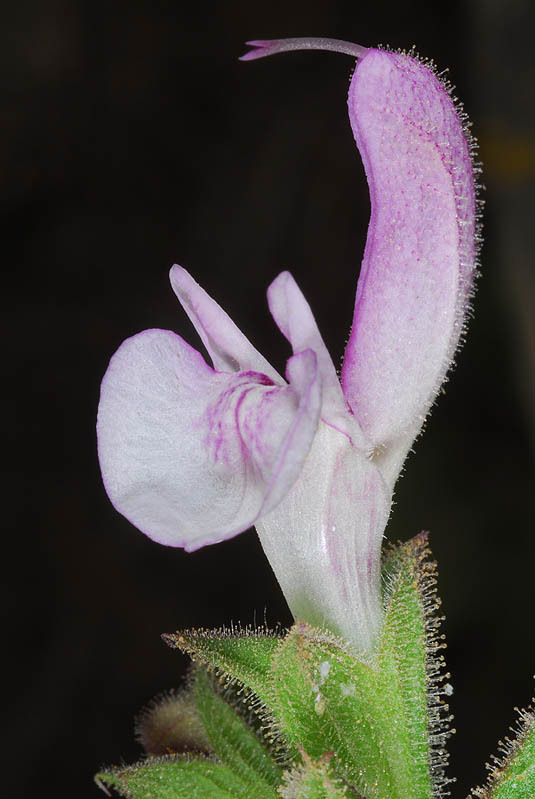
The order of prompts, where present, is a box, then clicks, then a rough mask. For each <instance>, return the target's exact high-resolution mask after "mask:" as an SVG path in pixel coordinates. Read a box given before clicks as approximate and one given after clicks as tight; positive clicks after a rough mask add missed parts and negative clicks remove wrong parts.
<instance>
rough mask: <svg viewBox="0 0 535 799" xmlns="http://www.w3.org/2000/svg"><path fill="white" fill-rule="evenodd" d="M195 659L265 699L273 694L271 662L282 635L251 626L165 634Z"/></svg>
mask: <svg viewBox="0 0 535 799" xmlns="http://www.w3.org/2000/svg"><path fill="white" fill-rule="evenodd" d="M162 638H163V639H164V641H165V642H166V643H167V644H169V646H171V647H174V648H175V649H180V650H181V651H182V652H184V653H186V654H187V655H189V656H190V657H191V659H192V660H193V661H196V662H198V663H203V664H205V665H207V666H209V667H211V668H213V669H215V670H216V672H217V673H219V674H223V675H225V676H226V677H228V678H230V679H231V680H234V681H238V682H239V683H240V684H241V685H244V686H246V687H247V688H250V689H251V690H252V691H254V692H255V693H256V694H257V695H258V696H259V697H260V699H261V700H262V701H263V702H266V701H267V699H268V698H269V696H270V662H271V657H272V655H273V653H274V652H275V650H276V648H277V646H278V645H279V643H280V641H281V636H280V635H279V634H277V633H273V632H269V631H268V630H259V629H255V630H251V629H249V628H245V629H242V628H237V629H231V630H226V629H220V630H203V629H199V630H185V631H184V632H177V633H171V634H164V635H162Z"/></svg>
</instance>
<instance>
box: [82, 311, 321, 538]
mask: <svg viewBox="0 0 535 799" xmlns="http://www.w3.org/2000/svg"><path fill="white" fill-rule="evenodd" d="M207 305H208V304H207V303H206V302H205V303H204V309H206V307H207ZM215 316H216V314H215V313H214V314H213V316H212V320H213V319H214V318H215ZM205 321H206V319H205ZM224 327H225V326H224ZM225 333H226V334H228V333H229V331H228V329H226V328H225ZM211 335H212V336H213V340H212V342H211V346H212V347H213V348H215V350H217V351H218V352H221V351H223V350H224V351H226V347H227V345H228V343H229V340H228V338H227V339H226V340H224V341H223V342H220V341H218V338H217V328H216V326H214V327H212V328H211ZM242 346H243V342H239V347H238V350H239V351H238V352H236V353H235V355H234V356H233V357H235V359H236V361H238V360H240V359H241V358H242V355H243V352H242V351H241V350H240V347H242ZM228 355H229V356H232V351H229V352H228ZM286 377H287V380H288V381H289V384H286V383H285V382H284V381H283V380H282V379H279V381H278V382H275V381H273V380H272V379H271V378H270V377H268V376H267V375H266V374H265V373H262V372H257V371H254V370H245V371H239V372H219V371H214V370H213V369H212V368H211V367H209V366H208V365H207V364H206V362H205V361H204V359H203V358H202V356H201V355H200V354H199V353H198V352H197V351H196V350H194V349H193V348H192V347H190V346H189V345H188V344H186V342H184V341H183V340H182V339H181V338H180V337H179V336H177V335H175V334H174V333H172V332H170V331H166V330H146V331H144V332H143V333H140V334H138V335H136V336H133V337H132V338H130V339H127V340H126V341H125V342H123V344H122V345H121V346H120V347H119V349H118V351H117V352H116V353H115V355H114V356H113V358H112V359H111V362H110V365H109V367H108V370H107V372H106V374H105V376H104V379H103V381H102V387H101V397H100V404H99V412H98V421H97V433H98V447H99V460H100V466H101V470H102V475H103V479H104V485H105V488H106V491H107V492H108V495H109V497H110V499H111V501H112V503H113V504H114V506H115V508H116V509H117V510H118V511H119V512H120V513H122V514H123V515H124V516H126V518H127V519H129V520H130V521H131V522H132V523H133V524H134V525H135V526H136V527H138V528H139V529H140V530H141V531H142V532H144V533H145V534H146V535H148V536H149V537H150V538H152V539H153V540H155V541H158V542H160V543H162V544H167V545H170V546H177V547H184V548H185V549H186V550H188V551H192V550H195V549H197V548H199V547H202V546H205V545H206V544H210V543H216V542H218V541H222V540H224V539H227V538H230V537H232V536H234V535H236V534H237V533H239V532H242V531H243V530H245V529H247V528H248V527H250V526H251V525H252V524H253V523H254V522H255V521H256V520H257V518H258V517H259V516H260V515H261V514H263V513H268V512H269V511H271V510H272V509H273V508H274V507H275V506H276V504H277V503H278V502H280V500H281V499H282V497H284V495H285V494H286V493H287V492H288V490H289V489H290V488H291V486H292V484H293V483H294V482H295V480H296V479H297V477H298V476H299V473H300V471H301V468H302V465H303V462H304V460H305V458H306V456H307V454H308V451H309V449H310V446H311V444H312V440H313V438H314V435H315V432H316V429H317V426H318V421H319V415H320V410H321V383H320V379H319V373H318V369H317V359H316V355H315V354H314V352H312V350H310V349H307V350H304V351H303V352H301V353H299V354H297V355H294V356H293V357H292V358H291V359H290V360H289V362H288V364H287V370H286Z"/></svg>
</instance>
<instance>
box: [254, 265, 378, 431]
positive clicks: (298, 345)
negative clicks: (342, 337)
mask: <svg viewBox="0 0 535 799" xmlns="http://www.w3.org/2000/svg"><path fill="white" fill-rule="evenodd" d="M267 296H268V304H269V310H270V312H271V315H272V316H273V318H274V320H275V322H276V323H277V326H278V328H279V330H280V331H281V333H282V334H283V335H284V336H285V337H286V339H287V340H288V341H289V342H290V344H291V346H292V350H293V351H294V352H300V351H301V350H304V349H306V348H310V349H312V350H314V352H315V353H316V356H317V358H318V367H319V371H320V374H321V380H322V394H323V405H322V411H321V414H322V419H323V420H324V421H325V422H327V424H331V425H332V426H333V427H335V428H336V429H337V430H339V431H340V432H343V433H344V434H345V435H346V436H348V437H349V438H350V439H351V441H352V442H353V443H354V444H356V445H358V446H361V447H364V446H365V441H364V437H363V435H362V432H361V430H360V428H359V426H358V423H357V421H356V419H355V418H354V417H352V416H351V414H350V412H349V408H348V405H347V402H346V400H345V399H344V395H343V393H342V388H341V386H340V381H339V379H338V375H337V374H336V369H335V367H334V364H333V362H332V359H331V356H330V355H329V351H328V350H327V347H326V346H325V343H324V341H323V338H322V337H321V333H320V332H319V330H318V326H317V324H316V320H315V319H314V315H313V313H312V311H311V309H310V305H309V304H308V302H307V301H306V299H305V297H304V296H303V293H302V292H301V289H300V288H299V286H298V285H297V283H296V282H295V280H294V278H293V277H292V275H291V274H290V272H281V274H280V275H278V276H277V277H276V278H275V280H274V281H273V282H272V283H271V285H270V286H269V288H268V291H267Z"/></svg>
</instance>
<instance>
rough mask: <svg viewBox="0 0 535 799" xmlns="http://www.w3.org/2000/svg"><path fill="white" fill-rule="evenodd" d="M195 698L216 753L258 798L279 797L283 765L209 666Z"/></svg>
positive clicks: (200, 676)
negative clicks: (220, 690)
mask: <svg viewBox="0 0 535 799" xmlns="http://www.w3.org/2000/svg"><path fill="white" fill-rule="evenodd" d="M194 691H195V699H196V702H197V708H198V712H199V716H200V718H201V721H202V723H203V726H204V729H205V731H206V735H207V736H208V739H209V741H210V744H211V746H212V748H213V750H214V752H215V754H216V755H217V757H218V758H219V759H220V760H221V761H222V762H223V763H224V764H225V765H226V766H228V768H229V769H231V771H232V772H233V773H235V774H237V775H238V776H239V777H240V778H241V779H242V780H243V782H244V783H247V784H248V785H249V786H250V789H251V796H255V797H257V799H277V797H278V794H277V792H276V789H277V787H278V786H279V785H280V783H281V780H282V769H281V767H280V766H279V765H278V764H277V763H276V762H275V761H274V760H273V758H272V756H271V754H270V752H269V750H268V749H267V747H266V746H265V745H264V744H263V743H262V742H261V741H260V739H259V737H258V735H257V734H256V733H255V732H254V731H253V730H252V729H251V727H249V726H248V725H247V724H246V722H245V721H244V719H243V718H242V717H241V716H240V715H239V714H238V713H237V712H236V710H235V709H234V708H233V707H232V706H231V704H229V702H228V701H226V699H225V698H223V696H221V695H220V694H219V693H218V692H217V691H216V690H215V686H214V681H213V678H212V677H211V676H210V675H209V674H208V673H207V671H206V669H204V668H202V667H201V668H199V669H198V672H197V675H196V679H195V687H194Z"/></svg>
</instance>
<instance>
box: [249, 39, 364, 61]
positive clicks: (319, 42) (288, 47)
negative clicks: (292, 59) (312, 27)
mask: <svg viewBox="0 0 535 799" xmlns="http://www.w3.org/2000/svg"><path fill="white" fill-rule="evenodd" d="M245 44H247V45H249V46H250V47H252V48H253V49H252V50H250V51H249V52H248V53H245V55H242V56H240V59H239V60H240V61H254V60H255V59H256V58H265V57H266V56H269V55H276V54H277V53H290V52H293V51H294V50H330V51H331V52H334V53H345V54H346V55H350V56H353V58H363V57H364V56H365V55H366V53H367V52H368V50H367V48H366V47H361V45H360V44H354V43H353V42H345V41H343V40H342V39H329V38H327V37H325V36H319V37H314V36H301V37H299V38H296V39H254V40H253V41H250V42H245Z"/></svg>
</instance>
